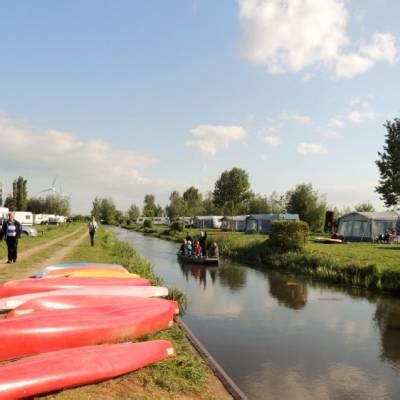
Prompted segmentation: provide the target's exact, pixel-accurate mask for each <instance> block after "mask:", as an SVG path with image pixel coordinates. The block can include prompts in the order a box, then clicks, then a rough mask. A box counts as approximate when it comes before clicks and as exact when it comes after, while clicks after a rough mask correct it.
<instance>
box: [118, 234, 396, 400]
mask: <svg viewBox="0 0 400 400" xmlns="http://www.w3.org/2000/svg"><path fill="white" fill-rule="evenodd" d="M117 232H118V236H119V238H120V239H121V240H124V241H126V242H128V243H131V244H132V245H133V246H134V247H135V248H136V249H137V250H138V251H139V252H140V253H141V254H142V255H143V256H145V257H146V258H148V259H149V260H150V261H151V262H152V264H153V265H154V268H155V272H156V273H157V274H158V275H159V276H161V277H162V278H163V279H164V280H165V282H166V284H167V286H169V287H177V288H179V289H181V290H182V291H183V292H184V293H186V295H187V298H188V308H187V312H186V314H185V315H184V317H183V319H184V321H185V322H186V324H187V325H188V326H189V327H190V328H191V330H192V331H193V332H194V334H195V335H196V337H197V338H198V339H199V340H200V341H201V342H202V344H203V345H204V346H205V347H206V348H207V350H208V351H209V352H210V353H211V354H212V356H213V357H214V358H215V359H216V360H217V361H218V362H219V363H220V365H221V366H222V367H223V368H224V369H225V371H226V372H227V373H228V374H229V376H230V377H231V378H232V379H233V380H234V381H235V383H236V384H237V385H238V386H239V387H240V389H241V390H242V391H243V392H244V393H245V394H246V395H247V396H248V397H249V399H255V400H258V399H263V400H264V399H277V400H278V399H279V400H286V399H296V400H305V399H324V400H325V399H330V400H332V399H335V400H336V399H338V400H339V399H398V398H399V396H400V395H399V393H400V301H399V300H398V299H394V298H391V297H385V296H383V295H377V294H375V295H374V294H371V293H369V294H368V293H365V292H362V291H359V290H354V289H353V290H351V289H343V288H341V287H338V286H332V285H327V284H323V283H315V282H311V281H310V280H308V279H303V278H298V277H293V276H287V275H282V274H279V273H276V272H265V271H258V270H256V269H253V268H250V267H247V266H244V265H239V264H233V263H230V262H228V261H225V262H223V263H222V264H221V265H220V266H219V267H212V268H209V267H208V268H204V267H201V266H192V267H191V266H182V265H180V264H179V263H178V262H177V259H176V251H177V245H176V244H174V243H172V242H168V241H163V240H160V239H155V238H152V237H146V236H142V235H140V234H138V233H136V232H131V231H126V230H122V229H120V230H118V231H117Z"/></svg>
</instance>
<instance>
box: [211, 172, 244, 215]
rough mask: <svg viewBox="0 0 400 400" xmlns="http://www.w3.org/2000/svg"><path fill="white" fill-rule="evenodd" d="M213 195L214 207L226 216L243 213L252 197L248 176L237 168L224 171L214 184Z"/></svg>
mask: <svg viewBox="0 0 400 400" xmlns="http://www.w3.org/2000/svg"><path fill="white" fill-rule="evenodd" d="M213 195H214V203H215V205H216V206H217V207H221V208H222V209H223V210H224V213H226V214H227V215H234V214H235V213H241V212H244V211H245V210H246V209H247V203H248V201H249V200H250V198H251V196H252V193H251V191H250V182H249V174H248V173H247V172H246V171H245V170H244V169H241V168H237V167H234V168H232V169H231V170H229V171H228V170H226V171H224V172H223V173H222V174H221V176H220V177H219V179H218V180H217V181H216V182H215V186H214V193H213Z"/></svg>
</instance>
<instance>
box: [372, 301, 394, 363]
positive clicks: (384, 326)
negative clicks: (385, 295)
mask: <svg viewBox="0 0 400 400" xmlns="http://www.w3.org/2000/svg"><path fill="white" fill-rule="evenodd" d="M374 319H375V321H376V324H377V326H378V327H379V330H380V332H381V347H382V354H381V357H382V359H383V360H388V361H390V362H391V363H393V364H394V365H395V366H397V368H399V367H400V340H399V339H400V304H399V303H398V301H393V300H390V299H380V300H378V302H377V305H376V311H375V315H374Z"/></svg>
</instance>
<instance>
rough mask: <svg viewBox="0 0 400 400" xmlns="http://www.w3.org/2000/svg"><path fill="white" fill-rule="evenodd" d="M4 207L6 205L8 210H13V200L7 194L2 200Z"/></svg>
mask: <svg viewBox="0 0 400 400" xmlns="http://www.w3.org/2000/svg"><path fill="white" fill-rule="evenodd" d="M4 207H7V208H8V209H9V210H15V201H14V197H13V196H10V195H9V196H7V197H6V200H5V201H4Z"/></svg>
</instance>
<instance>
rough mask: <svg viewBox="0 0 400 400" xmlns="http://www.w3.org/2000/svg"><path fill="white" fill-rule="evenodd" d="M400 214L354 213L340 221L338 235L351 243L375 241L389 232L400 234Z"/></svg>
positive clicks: (391, 212)
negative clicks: (399, 232)
mask: <svg viewBox="0 0 400 400" xmlns="http://www.w3.org/2000/svg"><path fill="white" fill-rule="evenodd" d="M398 231H400V226H399V214H398V213H396V212H395V211H387V212H352V213H350V214H347V215H344V216H343V217H341V218H340V219H339V224H338V229H337V234H338V235H340V236H343V237H344V238H345V240H348V241H351V242H362V241H374V240H377V239H378V237H379V235H380V234H382V235H384V234H385V233H387V232H390V233H392V232H398Z"/></svg>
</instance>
